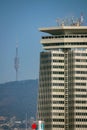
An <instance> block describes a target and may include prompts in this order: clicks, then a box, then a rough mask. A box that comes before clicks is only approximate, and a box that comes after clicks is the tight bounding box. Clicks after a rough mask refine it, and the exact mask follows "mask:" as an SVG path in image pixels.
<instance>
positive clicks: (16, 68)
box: [14, 43, 19, 81]
mask: <svg viewBox="0 0 87 130" xmlns="http://www.w3.org/2000/svg"><path fill="white" fill-rule="evenodd" d="M14 67H15V70H16V81H18V69H19V57H18V43H16V56H15V59H14Z"/></svg>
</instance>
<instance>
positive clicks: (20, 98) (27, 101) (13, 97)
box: [0, 80, 38, 119]
mask: <svg viewBox="0 0 87 130" xmlns="http://www.w3.org/2000/svg"><path fill="white" fill-rule="evenodd" d="M37 91H38V80H25V81H15V82H9V83H5V84H0V116H7V117H12V116H16V117H17V118H18V119H24V118H25V114H26V113H28V117H32V116H33V117H35V116H36V109H37Z"/></svg>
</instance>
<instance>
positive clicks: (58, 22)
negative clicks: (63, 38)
mask: <svg viewBox="0 0 87 130" xmlns="http://www.w3.org/2000/svg"><path fill="white" fill-rule="evenodd" d="M56 23H57V25H58V26H60V24H61V21H60V19H58V18H57V19H56Z"/></svg>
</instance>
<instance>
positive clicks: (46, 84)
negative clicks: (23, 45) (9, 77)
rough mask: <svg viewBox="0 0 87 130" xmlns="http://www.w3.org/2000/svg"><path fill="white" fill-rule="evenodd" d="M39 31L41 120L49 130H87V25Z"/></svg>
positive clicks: (39, 106) (39, 102)
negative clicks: (42, 34) (43, 34)
mask: <svg viewBox="0 0 87 130" xmlns="http://www.w3.org/2000/svg"><path fill="white" fill-rule="evenodd" d="M39 30H40V31H41V32H45V33H47V34H46V36H42V38H41V44H42V45H43V49H44V50H43V52H41V53H40V72H39V90H38V91H39V92H38V119H39V120H43V121H44V122H45V130H87V26H79V25H77V26H57V27H49V28H40V29H39Z"/></svg>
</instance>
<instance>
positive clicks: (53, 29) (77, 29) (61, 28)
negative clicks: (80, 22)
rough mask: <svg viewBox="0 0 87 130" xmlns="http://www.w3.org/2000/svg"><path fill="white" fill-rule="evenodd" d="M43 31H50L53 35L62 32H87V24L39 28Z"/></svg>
mask: <svg viewBox="0 0 87 130" xmlns="http://www.w3.org/2000/svg"><path fill="white" fill-rule="evenodd" d="M39 30H40V31H41V32H45V33H49V34H51V35H62V34H87V26H57V27H48V28H39Z"/></svg>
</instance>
